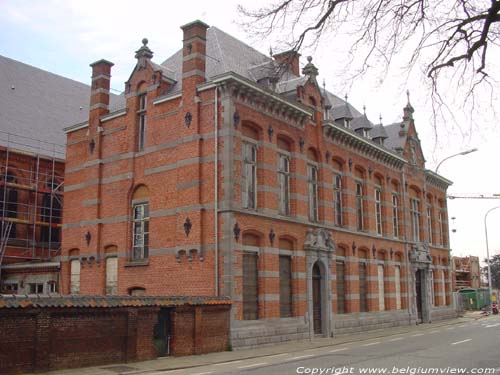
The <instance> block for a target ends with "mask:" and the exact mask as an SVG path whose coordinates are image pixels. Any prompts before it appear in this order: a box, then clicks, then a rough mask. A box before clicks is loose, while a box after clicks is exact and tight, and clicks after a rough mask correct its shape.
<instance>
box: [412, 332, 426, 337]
mask: <svg viewBox="0 0 500 375" xmlns="http://www.w3.org/2000/svg"><path fill="white" fill-rule="evenodd" d="M423 335H424V334H423V333H417V334H415V335H411V337H418V336H423Z"/></svg>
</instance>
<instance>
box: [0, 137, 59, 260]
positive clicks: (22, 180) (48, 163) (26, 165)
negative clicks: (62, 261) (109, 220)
mask: <svg viewBox="0 0 500 375" xmlns="http://www.w3.org/2000/svg"><path fill="white" fill-rule="evenodd" d="M64 156H65V147H64V146H61V145H57V144H54V143H49V142H44V141H40V140H36V139H32V138H28V137H23V136H18V135H15V134H11V133H6V132H2V131H0V220H1V231H0V234H1V236H2V238H1V239H0V240H1V241H0V243H2V244H3V249H2V250H3V251H2V254H1V256H0V269H1V267H2V262H3V263H7V262H8V263H14V262H23V261H28V260H36V261H44V260H49V259H50V258H52V257H54V256H56V255H58V254H60V247H61V225H62V205H63V186H64ZM7 228H8V229H9V230H7Z"/></svg>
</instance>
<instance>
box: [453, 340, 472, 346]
mask: <svg viewBox="0 0 500 375" xmlns="http://www.w3.org/2000/svg"><path fill="white" fill-rule="evenodd" d="M471 340H472V339H467V340H462V341H457V342H454V343H452V344H451V345H458V344H463V343H464V342H467V341H471Z"/></svg>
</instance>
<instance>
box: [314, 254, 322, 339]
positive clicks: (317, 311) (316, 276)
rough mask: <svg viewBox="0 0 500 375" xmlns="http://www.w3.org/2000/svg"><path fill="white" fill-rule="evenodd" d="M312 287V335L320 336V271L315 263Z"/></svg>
mask: <svg viewBox="0 0 500 375" xmlns="http://www.w3.org/2000/svg"><path fill="white" fill-rule="evenodd" d="M312 287H313V324H314V333H315V334H321V333H322V327H321V270H320V269H319V265H318V264H317V263H316V264H315V265H314V266H313V273H312Z"/></svg>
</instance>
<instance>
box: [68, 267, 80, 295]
mask: <svg viewBox="0 0 500 375" xmlns="http://www.w3.org/2000/svg"><path fill="white" fill-rule="evenodd" d="M70 267H71V270H70V293H71V294H80V260H79V259H73V260H72V261H71V263H70Z"/></svg>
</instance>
